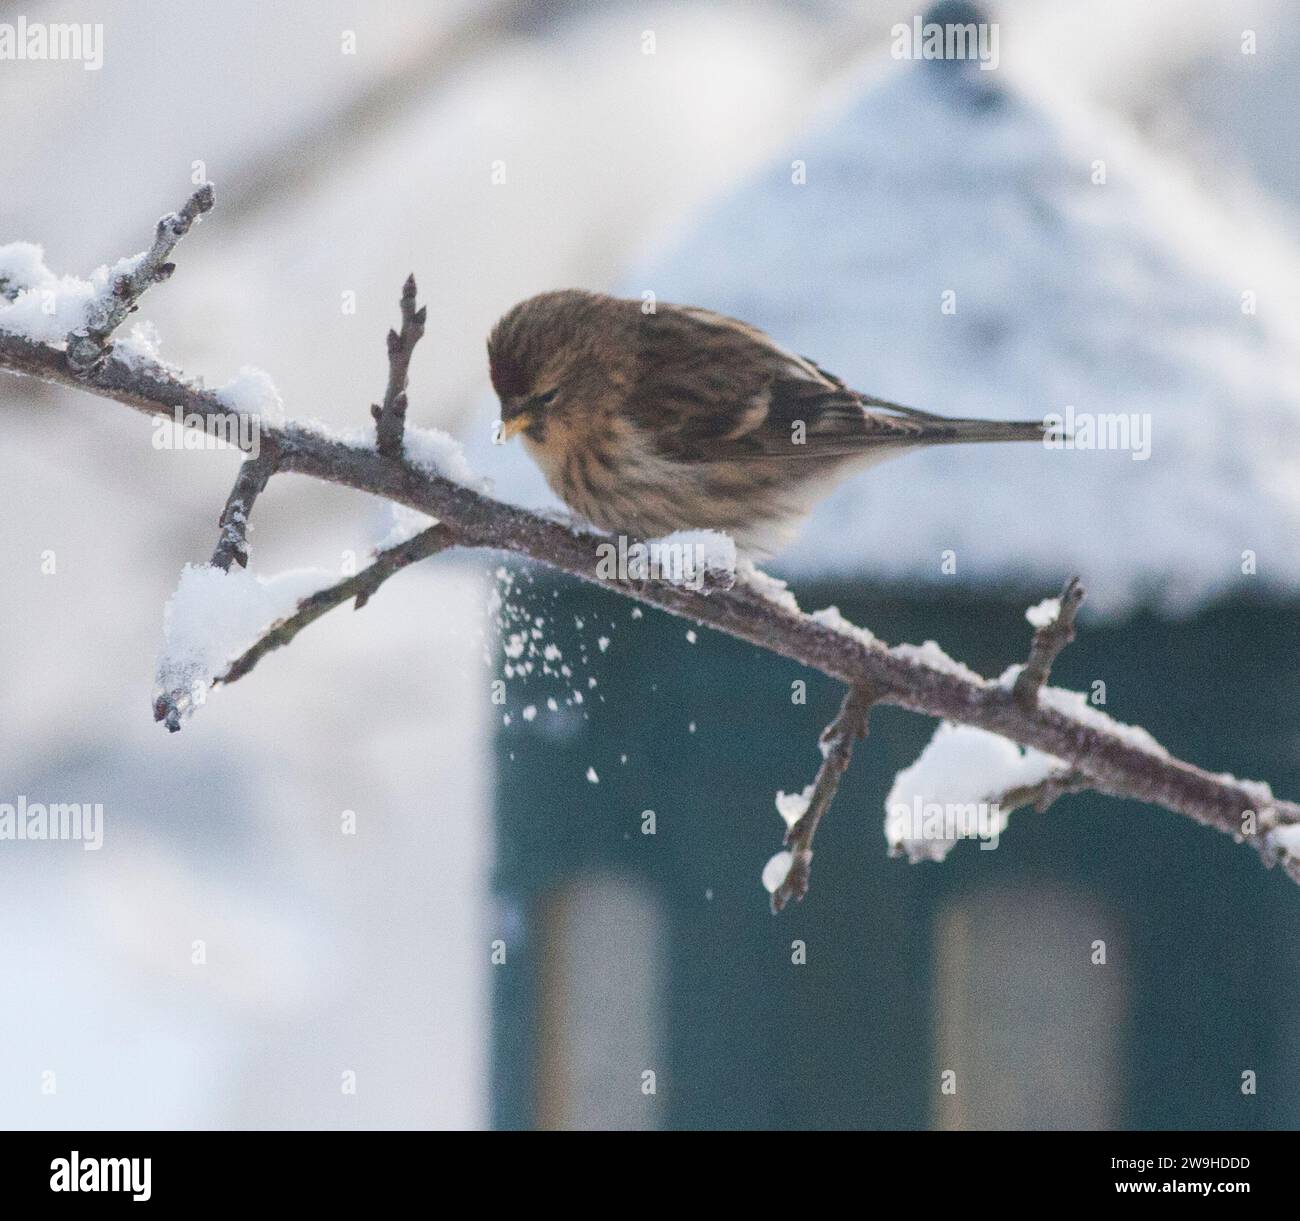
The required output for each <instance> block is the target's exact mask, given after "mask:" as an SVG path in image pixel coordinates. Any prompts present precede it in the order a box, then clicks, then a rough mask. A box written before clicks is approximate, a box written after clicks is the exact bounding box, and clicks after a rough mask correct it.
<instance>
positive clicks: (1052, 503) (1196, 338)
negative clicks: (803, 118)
mask: <svg viewBox="0 0 1300 1221" xmlns="http://www.w3.org/2000/svg"><path fill="white" fill-rule="evenodd" d="M796 163H799V164H796ZM799 165H801V166H802V173H803V175H805V176H806V181H805V182H803V183H797V182H796V181H794V180H795V179H796V178H798V177H799ZM1103 176H1104V180H1103ZM1266 228H1267V226H1266V224H1265V222H1264V220H1263V218H1262V216H1254V215H1250V214H1243V213H1242V212H1241V211H1237V212H1235V213H1232V214H1229V213H1228V212H1227V211H1226V210H1224V209H1221V208H1219V207H1218V206H1217V205H1216V203H1215V201H1213V200H1211V199H1208V198H1206V197H1205V195H1204V194H1203V193H1202V192H1200V191H1198V190H1197V188H1196V187H1195V186H1194V185H1193V183H1192V180H1191V177H1190V176H1189V175H1188V174H1187V173H1186V172H1185V170H1184V169H1183V167H1181V166H1179V165H1178V164H1176V163H1172V162H1170V161H1168V160H1167V159H1166V158H1163V157H1162V156H1161V155H1160V154H1159V153H1157V152H1156V151H1155V150H1153V149H1150V148H1147V147H1145V146H1144V145H1143V144H1142V143H1141V141H1140V140H1139V139H1138V138H1137V137H1136V136H1135V135H1134V133H1133V132H1131V131H1130V130H1129V129H1128V128H1126V127H1125V126H1124V125H1123V124H1121V123H1119V122H1118V121H1117V120H1114V119H1112V118H1110V117H1108V116H1105V115H1102V114H1100V113H1093V112H1088V111H1086V110H1083V109H1081V108H1080V107H1079V106H1078V105H1077V104H1076V103H1075V102H1073V101H1072V100H1071V99H1067V98H1060V97H1056V96H1050V95H1048V96H1044V95H1043V94H1042V93H1041V92H1034V93H1031V92H1028V91H1027V90H1025V89H1024V88H1022V87H1017V86H1016V85H1015V84H1014V83H1013V82H1011V81H1009V80H1008V79H1007V76H1006V73H1005V71H993V72H984V71H980V70H979V69H978V68H976V67H974V66H973V65H970V66H967V67H964V68H955V67H954V66H953V65H948V64H939V63H927V62H916V63H913V62H903V63H897V64H890V66H889V67H888V69H887V70H886V71H884V72H883V73H878V74H876V75H874V76H873V77H872V79H871V80H870V81H869V82H868V83H867V84H866V85H865V87H862V88H860V91H859V92H858V93H857V94H856V96H854V97H852V98H851V99H850V100H849V102H848V104H843V103H841V105H839V106H838V107H837V108H836V109H835V110H834V111H832V112H830V113H829V114H827V115H826V116H825V117H824V118H823V119H822V121H821V122H820V123H819V124H817V125H816V126H815V127H814V129H813V130H811V131H809V132H808V133H807V135H806V137H804V138H802V139H799V140H797V141H795V143H794V144H793V145H792V146H791V148H790V149H789V152H788V155H786V156H784V157H782V158H780V159H779V160H778V161H777V162H776V163H775V164H773V165H770V166H768V167H766V168H765V169H763V170H762V171H761V172H759V173H757V174H755V175H754V176H753V177H752V178H751V179H750V180H749V181H748V182H746V183H745V184H744V185H743V186H741V187H740V188H739V189H737V190H735V191H734V192H733V193H732V194H731V195H729V196H728V197H727V198H725V199H723V200H722V201H721V202H719V203H718V204H717V205H716V206H715V207H714V208H713V209H712V210H711V211H710V212H709V213H708V214H707V215H706V216H705V217H704V218H703V219H702V220H700V221H698V222H697V223H695V224H694V225H693V226H692V227H691V228H690V229H689V231H687V232H685V233H681V234H678V235H676V236H675V238H674V239H673V240H671V241H670V242H669V243H668V244H667V245H666V246H664V247H663V248H661V250H660V251H659V252H658V253H656V254H655V255H653V256H652V257H650V258H648V259H647V260H645V262H644V263H643V265H642V266H641V267H640V268H638V269H637V270H636V271H635V272H634V274H633V275H631V276H630V277H629V278H628V279H627V280H626V281H625V282H624V284H623V285H622V286H621V287H622V288H623V289H624V290H625V291H626V292H627V293H628V294H629V295H634V294H638V293H641V292H643V291H653V292H654V293H656V294H657V296H658V297H659V299H660V300H666V301H679V302H690V303H694V304H700V305H705V306H708V307H710V308H714V309H718V310H721V311H723V312H726V313H730V314H734V315H736V316H738V317H742V318H745V319H746V320H748V321H751V322H753V323H755V324H757V325H759V326H762V327H763V328H765V329H766V330H768V331H769V332H770V333H771V334H773V335H774V336H775V337H776V338H778V339H779V340H780V341H781V342H783V343H784V344H786V345H787V346H790V347H793V348H795V349H796V350H798V351H799V352H802V353H804V354H806V355H808V356H811V357H813V358H814V359H816V360H817V361H818V362H819V363H820V364H822V365H823V366H825V367H826V368H829V369H831V370H833V371H834V372H836V373H838V374H839V375H840V376H841V377H843V378H844V379H845V380H847V381H848V382H849V383H850V384H852V385H854V386H856V387H857V388H859V389H861V390H864V391H867V392H869V393H871V394H875V395H879V396H882V397H885V398H889V399H893V400H895V401H898V402H902V403H907V404H911V405H914V406H919V407H925V408H928V409H930V410H934V411H938V412H941V413H943V414H948V415H961V416H992V417H1004V418H1041V417H1042V416H1044V415H1045V414H1046V413H1051V412H1055V413H1060V414H1062V415H1065V414H1067V409H1070V408H1072V409H1073V412H1074V415H1075V419H1076V428H1077V427H1078V424H1079V422H1080V421H1082V419H1083V416H1084V415H1087V414H1091V415H1094V416H1102V415H1124V416H1129V415H1132V414H1133V413H1137V414H1138V417H1139V418H1138V420H1137V421H1136V422H1135V424H1136V431H1135V432H1134V433H1133V434H1132V436H1133V440H1134V442H1137V441H1140V440H1141V439H1142V438H1143V437H1144V436H1145V437H1149V441H1150V449H1149V456H1147V457H1145V458H1143V457H1142V456H1141V449H1142V446H1141V445H1140V444H1132V445H1131V446H1130V448H1129V449H1126V450H1120V451H1115V450H1109V451H1099V450H1092V451H1084V450H1066V451H1047V450H1044V449H1043V448H1040V447H1038V446H1035V445H1016V446H1010V445H1002V446H994V445H986V446H971V447H943V448H940V449H937V450H932V451H929V452H926V453H917V454H909V455H906V456H904V457H901V458H899V459H898V460H896V461H894V462H890V463H887V464H885V465H884V466H881V467H878V468H875V469H873V470H871V471H869V472H867V473H866V474H864V475H863V476H861V477H859V478H857V479H855V480H853V481H851V482H849V483H847V484H845V485H844V486H842V487H841V488H839V489H838V490H837V491H836V493H834V494H833V495H832V496H831V497H830V498H829V499H828V500H827V501H826V502H824V503H823V504H822V506H821V508H820V509H819V511H818V512H817V514H816V515H815V517H814V519H813V521H812V522H811V523H810V525H809V526H808V527H807V528H806V529H805V531H804V532H803V533H802V535H801V536H800V537H799V538H798V539H797V540H796V541H795V542H794V543H793V544H791V545H790V547H789V548H787V550H786V551H785V552H784V553H783V554H782V555H781V556H780V557H779V558H778V561H777V562H775V563H774V564H773V565H772V567H773V568H774V570H777V571H781V572H783V573H785V574H788V575H793V576H797V577H803V578H807V577H810V576H815V575H830V574H839V575H846V576H871V577H878V578H882V579H887V580H902V581H907V582H909V583H915V582H930V583H934V584H936V585H940V584H951V583H952V582H953V580H954V574H953V573H952V572H951V569H952V567H953V560H954V559H955V569H956V571H955V577H956V579H957V580H958V581H962V582H1000V583H1006V584H1013V585H1027V584H1033V585H1034V586H1036V587H1037V586H1041V585H1042V584H1044V583H1049V584H1050V583H1055V582H1056V581H1058V580H1059V579H1060V578H1061V577H1062V575H1064V574H1065V573H1066V572H1067V570H1077V571H1078V572H1080V573H1081V574H1082V575H1083V577H1084V579H1085V582H1086V583H1087V585H1088V588H1089V591H1090V605H1091V606H1092V607H1093V608H1094V609H1095V608H1097V607H1099V606H1100V607H1107V608H1110V609H1112V610H1114V609H1119V608H1123V607H1125V606H1131V605H1133V604H1134V603H1138V602H1144V603H1149V604H1152V605H1158V606H1161V607H1163V608H1165V609H1168V610H1175V611H1182V610H1187V609H1191V608H1193V607H1195V606H1196V605H1197V604H1199V603H1200V602H1201V601H1203V600H1205V599H1207V598H1209V597H1212V596H1214V595H1216V594H1218V593H1220V592H1224V591H1227V590H1229V589H1231V588H1233V587H1238V586H1245V587H1247V588H1255V587H1258V586H1265V587H1268V588H1269V589H1270V590H1282V591H1287V592H1294V591H1296V590H1297V589H1300V548H1298V547H1297V545H1296V540H1297V538H1300V444H1298V443H1300V399H1298V391H1300V326H1298V325H1297V319H1296V316H1295V315H1296V311H1295V307H1294V299H1293V297H1292V295H1291V288H1290V285H1291V284H1292V283H1294V282H1295V281H1296V277H1297V275H1298V274H1300V256H1298V255H1297V251H1296V250H1295V248H1294V247H1292V246H1291V245H1290V244H1289V242H1288V241H1287V240H1286V239H1284V238H1282V237H1277V236H1274V235H1271V234H1268V233H1267V232H1265V229H1266ZM947 293H951V294H953V295H952V296H951V297H947V298H945V294H947ZM1247 293H1252V294H1254V297H1253V301H1254V304H1255V312H1253V313H1252V312H1248V310H1249V306H1250V302H1251V300H1252V299H1251V298H1250V297H1245V296H1243V294H1247ZM945 301H947V302H948V309H945ZM954 305H955V308H952V307H953V306H954ZM512 448H515V447H512ZM494 457H495V456H494ZM493 465H495V463H493ZM522 466H523V463H522V462H518V463H512V464H511V466H510V468H509V477H508V478H504V477H503V476H501V475H498V479H497V482H498V491H499V492H502V493H507V494H509V493H513V492H515V491H517V490H518V489H519V488H521V487H529V488H539V487H540V483H539V481H537V480H536V479H535V477H532V476H530V475H526V474H525V473H524V472H523V470H522ZM511 498H512V499H513V498H515V497H514V495H511ZM523 499H525V500H526V499H527V497H524V498H523ZM948 552H951V553H953V555H952V556H950V557H948V563H946V564H945V562H944V561H945V553H948ZM1246 552H1250V553H1253V555H1254V557H1255V559H1254V565H1253V566H1254V567H1255V569H1256V572H1255V573H1254V574H1249V573H1244V572H1243V567H1244V568H1247V569H1249V568H1250V567H1251V566H1252V564H1251V560H1250V558H1249V557H1246V558H1243V553H1246Z"/></svg>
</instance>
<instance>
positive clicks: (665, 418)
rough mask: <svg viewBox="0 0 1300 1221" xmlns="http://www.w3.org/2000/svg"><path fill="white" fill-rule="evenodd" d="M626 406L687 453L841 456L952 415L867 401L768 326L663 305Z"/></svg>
mask: <svg viewBox="0 0 1300 1221" xmlns="http://www.w3.org/2000/svg"><path fill="white" fill-rule="evenodd" d="M640 341H641V365H640V376H639V378H638V379H637V383H636V388H635V390H634V392H633V393H632V395H631V396H630V398H629V400H628V403H627V410H628V414H629V415H630V416H631V417H632V419H633V420H634V421H635V422H636V423H637V424H638V425H640V426H641V428H642V429H643V430H644V432H645V433H646V434H647V435H649V436H650V437H652V438H653V440H654V442H655V444H656V445H657V446H658V447H659V448H660V449H661V450H663V451H664V452H665V453H667V454H669V455H671V456H672V457H675V458H677V459H679V460H687V461H725V460H733V459H744V458H774V457H781V458H834V457H846V456H850V455H855V454H860V453H861V452H862V451H863V450H864V449H869V448H874V447H877V446H905V445H918V444H925V443H926V442H927V441H928V440H929V439H930V437H931V436H934V435H935V434H936V433H937V431H938V430H939V428H940V427H941V426H944V425H947V424H949V423H950V422H949V421H944V420H943V419H942V417H940V416H933V415H930V414H929V413H928V412H920V411H915V410H914V409H910V408H898V407H895V406H894V405H893V404H887V403H884V402H883V401H882V400H870V401H871V402H872V403H873V404H879V408H880V409H868V407H867V406H866V405H865V402H866V400H864V397H863V396H862V395H860V394H858V393H857V392H856V391H854V390H851V389H850V388H849V387H847V386H846V385H845V384H844V383H843V382H842V381H840V380H839V378H837V377H834V376H833V375H831V374H829V373H827V372H826V371H825V370H823V369H821V368H819V367H818V366H817V365H816V364H814V363H813V362H812V361H810V360H807V359H805V358H804V357H801V356H797V355H795V354H794V353H793V352H789V351H787V350H786V349H785V348H782V347H781V346H780V345H779V344H777V343H775V342H774V341H773V340H772V339H771V338H769V337H768V336H767V335H765V334H764V333H763V332H762V331H759V330H757V329H756V328H754V327H751V326H748V325H747V324H745V323H743V322H738V321H736V320H735V319H734V318H727V317H725V316H723V315H721V314H715V313H713V312H711V311H709V310H704V309H696V308H693V307H689V306H671V305H660V306H659V307H658V309H657V311H656V312H655V313H654V314H646V315H644V316H643V320H642V322H641V326H640Z"/></svg>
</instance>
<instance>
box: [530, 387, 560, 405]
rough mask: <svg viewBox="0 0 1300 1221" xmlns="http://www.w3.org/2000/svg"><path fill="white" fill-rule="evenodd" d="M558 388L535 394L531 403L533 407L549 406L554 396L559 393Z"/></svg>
mask: <svg viewBox="0 0 1300 1221" xmlns="http://www.w3.org/2000/svg"><path fill="white" fill-rule="evenodd" d="M559 393H560V391H559V388H558V387H557V388H556V389H554V390H548V391H547V392H546V393H545V394H535V395H534V396H533V405H534V406H535V407H549V406H550V405H551V404H552V403H553V402H554V401H555V396H556V395H557V394H559Z"/></svg>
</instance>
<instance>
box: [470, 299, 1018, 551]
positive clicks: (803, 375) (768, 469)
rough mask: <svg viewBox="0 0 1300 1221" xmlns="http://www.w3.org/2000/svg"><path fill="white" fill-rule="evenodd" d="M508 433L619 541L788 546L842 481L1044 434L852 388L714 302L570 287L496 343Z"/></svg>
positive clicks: (496, 372) (524, 312)
mask: <svg viewBox="0 0 1300 1221" xmlns="http://www.w3.org/2000/svg"><path fill="white" fill-rule="evenodd" d="M488 358H489V362H490V365H491V372H492V384H493V386H494V388H495V389H496V392H497V396H498V398H499V399H500V400H501V420H502V425H503V430H502V435H503V439H509V437H511V436H513V435H515V434H516V433H519V434H522V436H523V438H524V444H525V445H526V447H527V449H528V452H529V454H530V455H531V456H532V458H533V459H534V461H536V463H537V464H538V466H540V467H541V469H542V473H543V474H544V475H545V476H546V479H547V482H548V483H549V484H550V485H551V488H552V490H553V491H554V492H555V493H556V495H558V496H559V497H560V499H561V500H563V501H564V502H565V503H566V504H567V505H568V506H569V507H570V508H571V509H573V510H574V511H575V512H576V513H578V514H579V515H581V516H582V517H584V518H586V519H587V520H588V521H590V522H592V523H593V524H594V525H596V526H599V527H600V528H601V529H604V530H609V531H613V532H615V533H622V534H627V535H629V536H631V537H633V538H637V539H651V538H658V537H661V536H663V535H665V534H670V533H672V532H673V531H675V530H690V529H714V530H722V531H725V532H726V533H728V534H730V535H732V536H733V537H734V538H735V539H736V543H737V545H738V546H739V547H740V548H741V549H742V550H743V551H745V552H747V553H748V554H750V555H755V556H763V555H766V554H769V553H770V552H771V551H772V550H774V549H775V548H776V547H778V546H780V545H781V544H782V543H783V542H784V541H785V540H786V539H787V538H788V537H789V536H790V534H791V533H793V531H794V529H795V528H797V527H798V525H799V524H800V523H801V522H802V521H803V519H804V518H805V517H806V516H807V514H808V513H809V511H810V510H811V508H812V506H813V504H814V503H815V501H816V500H817V499H818V498H819V497H820V496H822V495H823V494H825V493H826V492H827V491H829V490H830V488H831V487H832V486H833V485H834V484H835V483H836V482H837V481H838V480H839V479H841V478H843V477H844V476H845V475H847V474H850V473H852V472H854V471H856V470H860V469H862V468H863V467H864V466H869V465H871V464H872V463H874V462H878V461H881V460H882V459H883V458H886V457H889V456H892V455H894V454H899V453H902V452H904V451H906V450H908V449H913V448H916V447H919V446H926V445H946V444H953V443H957V442H965V441H1027V440H1039V441H1041V440H1042V438H1043V425H1042V424H1041V423H1038V422H1014V423H1013V422H1002V421H992V420H965V419H947V418H945V417H943V416H937V415H932V414H930V413H929V412H925V411H918V410H916V409H915V408H911V407H901V406H899V405H897V404H895V403H887V402H885V401H884V400H882V399H877V398H873V397H871V396H870V395H866V394H860V393H859V392H858V391H856V390H852V389H850V388H849V387H847V386H846V385H845V384H844V383H843V382H842V381H840V380H839V378H837V377H835V376H834V375H833V374H830V373H827V372H826V370H824V369H822V368H819V367H818V366H817V365H816V364H814V363H813V362H812V361H810V360H808V359H806V358H804V357H801V356H796V355H795V354H794V353H792V352H789V351H786V350H785V349H784V348H782V347H780V346H779V345H778V344H777V343H775V342H774V341H773V340H772V339H770V338H769V337H768V336H767V335H765V334H764V333H763V332H762V331H759V330H757V329H755V328H754V327H751V326H748V325H747V324H745V323H743V322H738V321H736V320H735V319H734V318H727V317H724V316H723V315H721V314H715V313H712V312H710V311H709V310H705V309H696V308H694V307H692V306H681V305H666V304H662V303H660V304H658V305H657V306H656V307H655V309H654V312H653V313H650V312H646V311H645V310H644V309H643V307H642V303H641V302H640V301H634V300H623V299H620V298H617V297H608V296H605V295H603V294H600V293H590V292H583V291H581V290H578V289H567V290H564V291H560V292H550V293H542V294H541V295H540V296H536V297H530V298H529V299H528V300H527V301H523V302H521V303H520V304H518V305H516V306H515V307H514V308H513V309H512V310H510V311H509V312H508V313H507V314H506V315H505V316H504V317H503V318H502V319H501V320H500V321H499V322H498V323H497V325H496V326H495V328H493V331H492V334H491V336H490V337H489V339H488Z"/></svg>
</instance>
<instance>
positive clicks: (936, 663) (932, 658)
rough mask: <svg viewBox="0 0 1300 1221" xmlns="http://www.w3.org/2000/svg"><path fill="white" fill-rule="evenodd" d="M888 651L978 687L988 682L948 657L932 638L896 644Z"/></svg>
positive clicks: (967, 667)
mask: <svg viewBox="0 0 1300 1221" xmlns="http://www.w3.org/2000/svg"><path fill="white" fill-rule="evenodd" d="M890 652H891V653H893V654H894V656H895V657H901V658H903V659H904V660H905V661H911V662H915V663H918V664H920V665H923V666H929V667H930V668H931V669H932V670H942V671H943V672H944V673H945V674H953V675H955V676H957V677H958V678H964V679H965V680H966V681H967V682H972V683H975V684H976V685H977V686H980V687H983V686H987V684H988V680H987V679H985V678H984V676H983V675H981V674H976V673H975V671H974V670H972V669H971V668H970V667H969V666H966V665H963V664H962V663H961V662H960V661H958V660H956V658H953V657H949V656H948V654H947V653H945V652H944V651H943V649H942V648H940V646H939V645H938V643H937V642H936V641H933V640H927V641H926V642H925V643H924V644H896V645H895V646H894V647H893V648H892V649H890Z"/></svg>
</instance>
